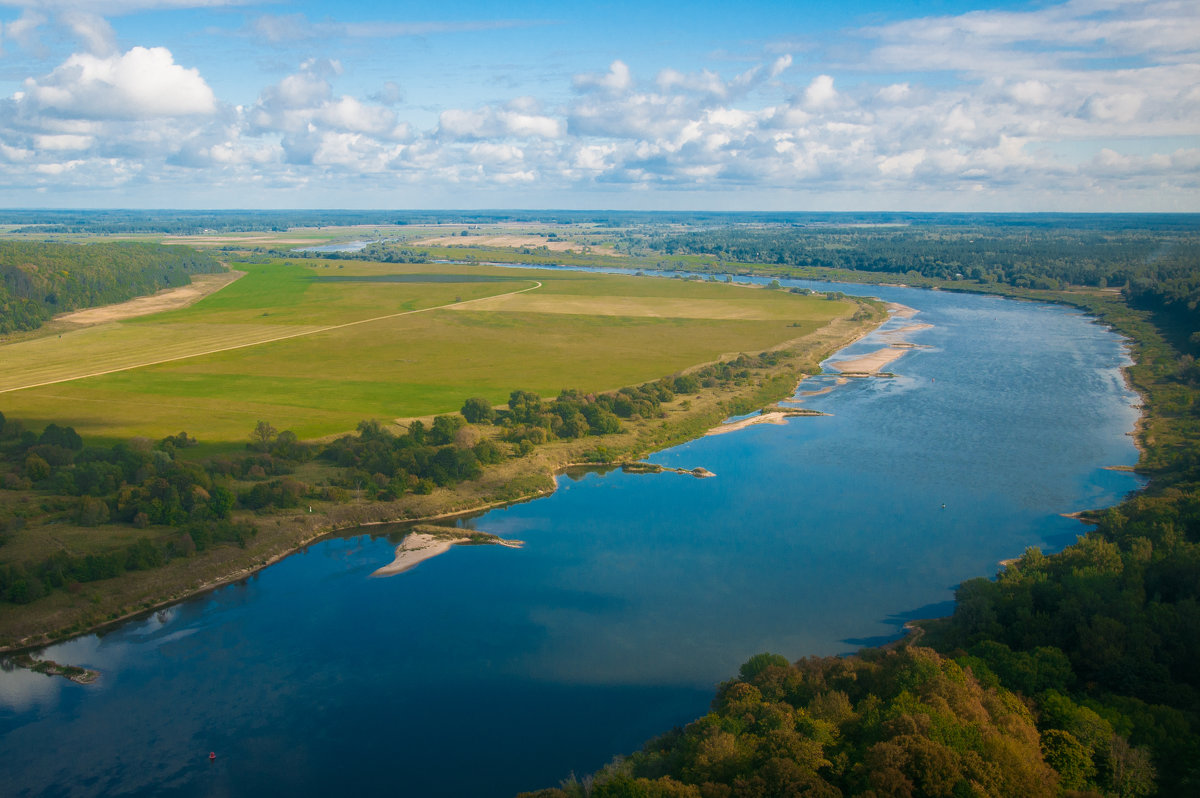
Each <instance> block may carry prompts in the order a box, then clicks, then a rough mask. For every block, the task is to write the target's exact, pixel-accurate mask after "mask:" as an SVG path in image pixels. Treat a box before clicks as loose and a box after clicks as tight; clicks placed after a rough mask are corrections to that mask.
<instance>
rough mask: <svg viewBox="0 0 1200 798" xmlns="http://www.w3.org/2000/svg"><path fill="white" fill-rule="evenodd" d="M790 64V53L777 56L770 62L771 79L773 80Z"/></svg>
mask: <svg viewBox="0 0 1200 798" xmlns="http://www.w3.org/2000/svg"><path fill="white" fill-rule="evenodd" d="M791 65H792V56H791V53H785V54H784V55H781V56H779V58H776V59H775V63H773V64H771V79H772V80H774V79H775V78H777V77H779V76H780V75H782V74H783V73H784V72H786V71H787V70H788V68H789V67H790V66H791Z"/></svg>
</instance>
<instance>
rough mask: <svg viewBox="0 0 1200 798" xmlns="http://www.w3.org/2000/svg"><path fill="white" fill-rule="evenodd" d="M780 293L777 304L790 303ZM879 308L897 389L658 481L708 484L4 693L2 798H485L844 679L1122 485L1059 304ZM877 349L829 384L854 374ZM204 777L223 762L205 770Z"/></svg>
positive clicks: (927, 303) (230, 611) (365, 568)
mask: <svg viewBox="0 0 1200 798" xmlns="http://www.w3.org/2000/svg"><path fill="white" fill-rule="evenodd" d="M797 284H802V283H797ZM808 285H812V286H813V287H816V288H819V289H822V290H825V289H830V288H832V289H834V290H844V291H846V292H847V293H872V294H875V295H878V296H880V297H881V298H883V299H886V300H891V301H897V302H901V303H903V304H905V305H908V306H911V307H913V308H916V309H918V310H919V311H920V313H919V314H918V315H917V316H916V317H915V318H914V319H911V320H904V319H898V318H897V319H893V320H892V321H890V322H889V323H888V325H886V327H885V330H886V329H895V328H898V327H902V326H905V325H910V324H915V323H921V324H929V325H932V326H931V327H929V328H927V329H922V330H919V331H911V332H909V333H906V334H905V335H904V337H905V338H906V339H907V340H908V341H911V342H913V343H916V344H921V345H923V348H919V349H914V350H912V351H910V352H908V353H907V354H905V355H904V356H903V357H901V358H900V359H899V360H897V361H895V362H894V363H893V364H892V365H891V366H890V368H891V370H892V371H894V372H895V373H896V374H897V376H896V377H895V378H894V379H856V380H849V381H846V382H844V384H840V385H838V384H836V380H834V379H833V378H832V377H830V376H821V377H817V378H814V379H812V380H809V381H806V382H805V383H804V384H803V385H802V386H801V389H800V390H801V393H802V394H803V393H807V392H815V391H818V390H820V389H822V388H825V387H831V388H832V390H830V391H828V392H826V393H822V394H820V395H815V396H807V397H803V404H804V406H807V407H810V408H813V409H816V410H822V411H825V412H827V413H829V414H831V415H828V416H822V417H805V418H796V419H793V420H791V421H789V422H788V423H787V424H786V425H783V426H771V425H759V426H755V427H750V428H747V429H745V430H742V431H740V432H734V433H730V434H725V435H717V436H712V437H707V438H703V439H700V440H697V441H694V442H691V443H688V444H686V445H683V446H679V447H676V448H674V449H670V450H668V451H664V452H660V453H658V454H657V455H655V456H654V457H652V458H651V459H652V460H654V461H655V462H659V463H663V464H666V465H673V466H684V467H687V468H692V467H695V466H704V467H706V468H708V469H710V470H712V471H714V472H715V473H716V474H717V477H716V478H715V479H695V478H692V477H690V476H680V475H677V474H660V475H641V476H636V475H626V474H622V473H620V472H612V473H608V474H604V475H598V474H589V475H583V476H577V477H562V478H560V480H559V490H558V491H557V492H556V493H555V494H554V495H552V496H550V497H548V498H544V499H540V500H537V501H533V502H528V503H525V504H520V505H516V506H513V507H509V508H505V509H501V510H496V511H493V512H490V513H487V514H486V515H482V516H480V517H478V518H476V519H474V520H473V521H471V522H469V523H472V524H474V525H475V526H477V527H478V528H480V529H484V530H487V531H489V532H494V533H497V534H500V535H502V536H506V537H514V538H519V539H521V540H524V541H525V544H526V545H525V547H524V548H523V549H519V550H514V549H506V548H501V547H489V546H476V547H458V548H454V549H452V550H451V551H450V552H448V553H447V554H445V555H443V556H441V557H438V558H435V559H433V560H430V561H427V562H425V563H423V564H422V565H420V566H419V567H417V568H416V569H415V570H412V571H409V572H407V573H404V574H401V575H399V576H396V577H392V578H386V579H372V578H369V574H370V573H371V572H372V571H374V570H375V569H376V568H378V567H380V566H381V565H384V564H386V563H388V562H390V561H391V559H392V556H393V548H394V545H395V541H396V537H395V534H394V533H393V537H392V538H391V539H389V538H388V536H387V535H386V534H380V533H379V531H378V530H376V531H375V533H374V534H371V535H367V534H363V535H358V536H354V537H347V538H335V539H330V540H325V541H322V542H320V543H317V544H315V545H313V546H310V547H309V548H308V550H306V551H304V552H302V553H299V554H297V555H295V556H293V557H290V558H288V559H287V560H285V561H283V562H281V563H279V564H278V565H275V566H273V567H271V568H269V569H267V570H265V571H263V572H261V573H259V574H258V575H257V576H255V577H253V578H251V579H248V580H246V581H245V582H243V583H239V584H235V585H230V586H227V587H224V588H221V589H219V590H217V591H215V592H212V593H210V594H207V595H204V596H202V597H198V598H196V599H193V600H190V601H186V602H184V603H182V604H179V605H177V606H175V607H172V608H170V609H168V610H166V611H164V612H160V613H157V614H155V615H152V616H150V617H148V618H144V619H141V620H136V621H132V622H130V623H127V624H125V625H123V626H121V627H119V628H117V629H115V630H113V631H110V632H108V633H107V634H105V635H103V636H96V635H91V636H86V637H82V638H78V639H76V640H72V641H69V642H67V643H63V644H61V645H57V646H54V647H52V648H49V649H47V650H46V651H45V652H43V653H42V655H41V656H44V657H46V658H51V659H55V660H57V661H60V662H64V663H71V664H78V665H86V666H88V667H92V668H95V669H97V670H99V671H100V672H101V674H102V675H101V677H100V679H99V681H98V682H96V683H95V684H93V685H90V686H86V687H84V686H79V685H76V684H73V683H70V682H67V681H66V680H65V679H61V678H52V677H47V676H42V675H38V674H33V673H30V672H27V671H21V670H11V669H10V670H7V671H5V672H2V673H0V762H3V775H2V776H0V779H2V782H0V793H2V794H4V795H39V794H47V795H127V794H135V795H139V794H140V795H205V796H207V795H255V796H257V795H292V796H308V795H312V796H324V795H329V794H380V793H387V794H395V795H406V796H443V795H444V796H482V797H483V798H487V797H488V796H506V795H512V794H513V793H514V792H516V791H518V790H522V789H533V788H537V787H543V786H553V785H555V784H557V783H558V782H559V780H560V779H562V778H564V777H566V776H567V775H568V774H569V773H570V772H571V771H574V772H576V773H579V774H583V773H586V772H590V771H592V770H594V769H596V768H597V767H599V766H600V765H602V764H604V763H605V762H607V761H608V760H609V759H611V758H612V757H613V756H614V755H616V754H619V753H622V752H628V751H631V750H633V749H635V748H637V747H638V746H640V744H641V743H642V742H643V741H644V740H646V739H647V738H649V737H651V736H653V735H654V734H657V733H660V732H663V731H666V730H668V729H670V728H671V727H672V726H675V725H678V724H683V723H686V722H687V721H689V720H691V719H693V718H695V717H697V716H699V715H701V714H703V713H704V712H705V711H706V709H707V706H708V702H709V700H710V699H711V696H712V692H713V688H714V687H715V685H716V684H717V683H718V682H720V681H722V680H724V679H727V678H729V677H731V676H732V675H734V674H735V673H736V671H737V668H738V665H739V664H740V663H741V662H743V661H744V660H745V659H747V658H748V657H749V656H751V655H753V654H756V653H759V652H762V651H773V652H778V653H782V654H784V655H786V656H788V657H789V658H799V657H801V656H806V655H825V654H836V653H843V652H850V651H854V650H855V649H857V648H859V647H861V646H864V645H872V644H875V643H878V642H882V641H885V640H888V639H892V638H894V637H896V636H897V635H898V634H899V633H900V627H901V625H902V624H903V622H904V621H905V620H906V619H909V618H913V617H929V616H933V615H944V614H946V613H948V612H949V611H950V610H951V609H952V604H951V601H952V599H953V591H954V587H955V585H957V584H958V583H959V582H961V581H962V580H964V579H967V578H970V577H975V576H991V575H993V574H994V573H995V572H996V570H997V563H998V561H999V560H1002V559H1004V558H1007V557H1012V556H1016V555H1019V554H1020V553H1021V551H1022V550H1024V548H1025V547H1027V546H1041V547H1043V548H1044V549H1057V548H1061V547H1062V546H1064V545H1066V544H1068V543H1070V542H1071V541H1073V540H1074V538H1075V536H1076V535H1077V534H1079V533H1081V532H1082V531H1083V527H1082V526H1081V525H1080V524H1079V523H1078V522H1076V521H1073V520H1070V519H1067V518H1064V517H1062V515H1061V514H1062V513H1068V512H1072V511H1075V510H1081V509H1085V508H1089V507H1097V506H1103V505H1106V504H1110V503H1113V502H1115V501H1117V500H1119V499H1120V498H1121V497H1122V496H1123V495H1124V494H1125V493H1127V492H1129V491H1131V490H1134V489H1136V488H1137V487H1138V483H1137V481H1136V479H1135V478H1134V477H1132V476H1131V475H1129V474H1128V473H1121V472H1115V471H1111V470H1105V469H1104V466H1115V465H1131V464H1133V463H1135V462H1136V460H1137V453H1136V451H1135V449H1134V446H1133V444H1132V441H1131V438H1130V437H1129V435H1128V433H1129V431H1130V430H1132V428H1133V426H1134V423H1135V421H1136V418H1137V411H1136V410H1135V409H1134V408H1133V405H1134V404H1135V403H1136V402H1137V397H1136V396H1135V395H1134V394H1132V393H1130V391H1129V390H1128V389H1127V388H1126V387H1125V385H1124V383H1123V381H1122V378H1121V374H1120V367H1121V366H1122V365H1124V364H1125V363H1126V362H1127V355H1126V353H1125V350H1124V348H1123V346H1122V343H1121V341H1120V340H1119V339H1118V338H1117V337H1116V336H1115V335H1114V334H1112V333H1111V332H1110V331H1108V330H1107V329H1105V328H1103V327H1101V326H1099V325H1096V324H1093V323H1090V322H1089V320H1088V319H1086V318H1084V317H1083V316H1081V315H1079V314H1077V313H1075V312H1073V311H1071V310H1069V309H1065V308H1061V307H1053V306H1047V305H1040V304H1032V303H1020V302H1013V301H1006V300H1001V299H996V298H990V297H980V296H971V295H962V294H953V293H947V292H933V291H919V290H913V289H903V288H874V287H864V286H830V285H828V284H820V285H817V284H808ZM885 342H886V338H884V337H882V336H881V335H880V334H878V333H877V334H874V335H873V336H871V337H868V338H867V339H864V340H862V341H860V342H858V343H856V344H855V345H854V346H852V347H850V348H849V349H848V350H846V351H845V352H844V353H841V354H839V355H838V356H835V358H833V359H834V360H837V359H839V358H843V357H846V356H850V355H853V354H857V353H864V352H870V351H874V350H876V349H878V348H880V347H881V346H883V345H884V343H885ZM210 751H213V752H216V754H217V758H216V759H215V760H213V761H211V762H210V761H209V759H208V754H209V752H210Z"/></svg>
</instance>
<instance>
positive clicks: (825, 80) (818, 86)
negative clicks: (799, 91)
mask: <svg viewBox="0 0 1200 798" xmlns="http://www.w3.org/2000/svg"><path fill="white" fill-rule="evenodd" d="M837 96H838V93H837V89H835V88H834V87H833V78H832V77H830V76H829V75H817V76H816V77H815V78H813V79H812V83H809V84H808V88H806V89H805V90H804V103H805V104H806V105H808V106H810V107H812V108H825V107H827V106H830V105H832V104H833V103H834V101H835V100H837Z"/></svg>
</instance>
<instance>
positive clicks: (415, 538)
mask: <svg viewBox="0 0 1200 798" xmlns="http://www.w3.org/2000/svg"><path fill="white" fill-rule="evenodd" d="M453 545H454V543H453V541H450V540H446V539H445V538H441V539H439V538H435V537H434V536H433V535H424V534H421V533H420V532H414V533H413V534H411V535H409V536H408V537H406V538H405V539H404V541H403V542H402V543H401V544H400V545H399V546H397V547H396V559H394V560H392V562H390V563H389V564H387V565H385V566H383V567H382V568H380V569H378V570H377V571H375V572H374V573H373V574H371V576H395V575H396V574H401V573H404V572H405V571H407V570H408V569H410V568H416V567H417V566H418V565H420V564H421V563H423V562H425V561H426V560H428V559H429V558H430V557H436V556H438V555H439V554H445V553H446V552H448V551H450V547H451V546H453Z"/></svg>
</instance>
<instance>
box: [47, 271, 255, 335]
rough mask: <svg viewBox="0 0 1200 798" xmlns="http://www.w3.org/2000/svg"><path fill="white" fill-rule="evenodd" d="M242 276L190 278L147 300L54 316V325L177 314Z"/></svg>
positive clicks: (232, 273)
mask: <svg viewBox="0 0 1200 798" xmlns="http://www.w3.org/2000/svg"><path fill="white" fill-rule="evenodd" d="M245 274H246V273H245V272H238V271H228V272H221V273H219V274H196V275H193V276H192V282H191V284H190V285H181V286H179V287H178V288H165V289H163V290H162V291H159V292H157V293H154V294H150V295H149V296H139V297H135V298H134V299H130V300H129V301H128V302H118V303H116V304H115V305H104V306H102V307H98V308H84V309H83V310H76V311H72V312H70V313H63V314H62V315H60V316H55V317H54V320H55V321H66V322H70V323H71V324H80V325H90V324H104V323H105V322H109V321H121V320H122V319H132V318H134V317H136V316H148V315H150V314H151V313H161V312H162V311H164V310H179V309H180V308H186V307H187V306H188V305H191V304H194V303H196V302H199V301H200V300H201V299H203V298H204V297H206V296H208V295H209V294H215V293H216V292H217V291H220V290H221V289H222V288H224V287H225V286H227V285H229V284H230V283H232V282H233V281H234V280H237V279H238V278H240V277H244V276H245Z"/></svg>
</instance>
